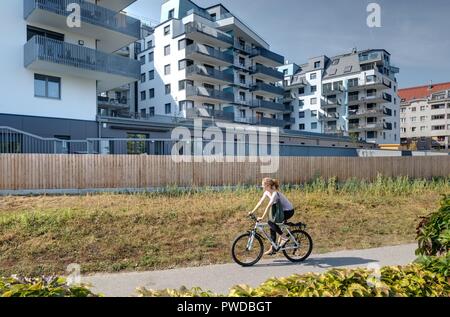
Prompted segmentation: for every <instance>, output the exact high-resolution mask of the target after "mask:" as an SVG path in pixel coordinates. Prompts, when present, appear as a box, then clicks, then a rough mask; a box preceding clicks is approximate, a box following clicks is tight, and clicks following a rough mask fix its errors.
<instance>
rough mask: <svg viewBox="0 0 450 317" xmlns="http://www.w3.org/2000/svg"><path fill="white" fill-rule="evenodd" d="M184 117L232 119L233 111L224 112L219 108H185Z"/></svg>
mask: <svg viewBox="0 0 450 317" xmlns="http://www.w3.org/2000/svg"><path fill="white" fill-rule="evenodd" d="M186 118H188V119H196V118H210V119H214V120H224V121H231V122H232V121H233V120H234V112H224V111H221V110H210V109H198V108H195V109H187V110H186Z"/></svg>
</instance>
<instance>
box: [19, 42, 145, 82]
mask: <svg viewBox="0 0 450 317" xmlns="http://www.w3.org/2000/svg"><path fill="white" fill-rule="evenodd" d="M24 54H25V56H24V63H25V67H28V66H29V65H30V64H32V63H33V62H36V61H45V62H50V63H54V64H58V65H62V66H71V67H75V68H80V69H84V70H90V71H95V72H102V73H109V74H114V75H120V76H125V77H129V78H134V79H139V77H140V73H141V63H140V62H139V61H136V60H133V59H129V58H126V57H122V56H119V55H115V54H108V53H104V52H101V51H97V50H93V49H90V48H87V47H82V46H79V45H74V44H69V43H66V42H61V41H57V40H53V39H49V38H46V37H43V36H34V37H33V38H32V39H30V40H29V41H28V42H27V43H26V44H25V49H24Z"/></svg>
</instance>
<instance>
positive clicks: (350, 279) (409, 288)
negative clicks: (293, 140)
mask: <svg viewBox="0 0 450 317" xmlns="http://www.w3.org/2000/svg"><path fill="white" fill-rule="evenodd" d="M138 293H139V295H140V296H144V297H211V296H218V295H215V294H213V293H211V292H205V291H202V290H201V289H199V288H195V289H192V290H187V289H185V288H184V289H181V290H179V291H176V290H164V291H149V290H146V289H139V290H138ZM220 296H221V295H220ZM228 296H230V297H449V296H450V284H449V283H448V281H447V280H446V278H445V277H444V276H443V275H440V274H437V273H434V272H432V271H428V270H425V269H424V266H422V265H420V264H413V265H409V266H406V267H384V268H383V269H381V277H380V279H377V278H376V277H374V274H373V271H371V270H366V269H352V270H338V269H334V270H331V271H328V272H326V273H324V274H313V273H310V274H305V275H293V276H291V277H288V278H280V279H270V280H268V281H267V282H265V283H263V284H262V285H261V286H259V287H257V288H251V287H249V286H245V285H242V286H235V287H233V288H232V289H231V291H230V293H229V294H228Z"/></svg>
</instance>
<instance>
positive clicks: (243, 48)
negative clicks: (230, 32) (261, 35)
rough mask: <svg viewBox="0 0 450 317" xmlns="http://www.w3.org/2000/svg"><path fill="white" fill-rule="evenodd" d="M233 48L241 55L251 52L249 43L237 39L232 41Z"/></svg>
mask: <svg viewBox="0 0 450 317" xmlns="http://www.w3.org/2000/svg"><path fill="white" fill-rule="evenodd" d="M234 49H235V50H236V51H238V52H239V53H241V54H243V55H250V54H251V53H252V47H251V46H250V45H248V44H243V43H240V42H239V41H235V42H234Z"/></svg>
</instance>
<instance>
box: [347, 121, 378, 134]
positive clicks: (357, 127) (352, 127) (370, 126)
mask: <svg viewBox="0 0 450 317" xmlns="http://www.w3.org/2000/svg"><path fill="white" fill-rule="evenodd" d="M383 128H384V126H383V123H380V122H377V123H350V124H349V125H348V132H350V133H351V132H362V131H377V130H383Z"/></svg>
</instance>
